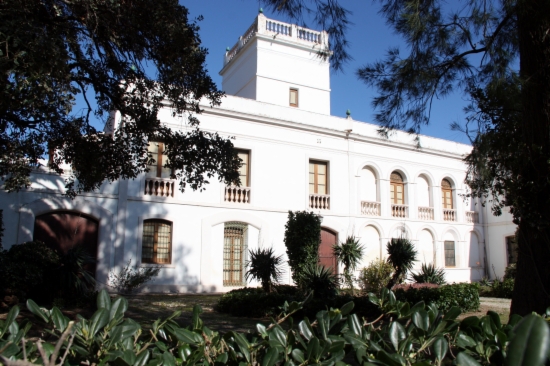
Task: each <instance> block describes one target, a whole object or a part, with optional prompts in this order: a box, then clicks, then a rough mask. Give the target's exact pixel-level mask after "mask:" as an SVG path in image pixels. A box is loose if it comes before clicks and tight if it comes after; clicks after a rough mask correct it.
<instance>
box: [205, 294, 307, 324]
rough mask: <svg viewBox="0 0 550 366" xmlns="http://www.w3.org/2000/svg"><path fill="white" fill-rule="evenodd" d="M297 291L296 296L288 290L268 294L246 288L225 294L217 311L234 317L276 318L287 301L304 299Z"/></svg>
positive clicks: (219, 301)
mask: <svg viewBox="0 0 550 366" xmlns="http://www.w3.org/2000/svg"><path fill="white" fill-rule="evenodd" d="M294 289H295V291H296V292H295V294H294V295H292V294H290V292H291V291H289V289H288V288H286V289H285V290H287V291H284V292H282V293H278V292H271V293H267V292H265V291H264V290H263V289H261V288H255V287H245V288H242V289H236V290H232V291H229V292H227V293H225V294H223V295H222V296H221V297H220V299H219V300H218V303H217V305H216V307H215V309H216V311H219V312H221V313H227V314H231V315H233V316H246V317H251V318H262V317H265V316H276V315H277V314H279V313H280V312H281V310H280V309H279V307H280V306H282V305H283V304H284V303H285V301H288V302H291V301H295V300H298V299H301V298H302V295H301V294H299V293H298V290H297V289H296V288H294Z"/></svg>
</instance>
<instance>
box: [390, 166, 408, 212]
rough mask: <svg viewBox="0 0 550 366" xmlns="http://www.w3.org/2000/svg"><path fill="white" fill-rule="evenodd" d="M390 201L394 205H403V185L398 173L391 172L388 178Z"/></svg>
mask: <svg viewBox="0 0 550 366" xmlns="http://www.w3.org/2000/svg"><path fill="white" fill-rule="evenodd" d="M390 199H391V203H393V204H394V205H404V204H405V184H404V183H403V177H402V176H401V174H399V173H398V172H393V173H391V176H390Z"/></svg>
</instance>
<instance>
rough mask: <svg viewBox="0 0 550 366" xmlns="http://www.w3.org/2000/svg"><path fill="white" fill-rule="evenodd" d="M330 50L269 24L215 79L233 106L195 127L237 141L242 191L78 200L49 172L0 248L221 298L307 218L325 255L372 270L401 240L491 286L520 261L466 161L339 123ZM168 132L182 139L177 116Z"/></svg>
mask: <svg viewBox="0 0 550 366" xmlns="http://www.w3.org/2000/svg"><path fill="white" fill-rule="evenodd" d="M324 37H327V34H326V33H324V32H316V31H312V30H309V29H303V28H300V27H297V26H295V25H290V24H285V23H282V22H278V21H273V20H270V19H267V18H266V17H265V16H263V15H262V14H260V15H258V17H257V19H256V20H255V21H254V23H253V24H252V26H251V27H250V28H249V29H248V30H247V31H246V32H245V33H244V35H243V36H242V37H240V39H239V42H238V43H237V44H236V45H235V46H234V47H233V48H232V49H231V50H230V51H228V52H226V54H225V60H224V61H225V62H224V67H223V69H222V70H221V71H220V74H221V75H222V76H223V90H224V91H225V92H226V93H227V94H228V96H227V97H226V98H224V99H223V102H222V105H221V106H220V107H215V108H210V107H209V106H206V105H205V106H204V112H203V114H202V115H201V116H200V121H201V125H200V127H201V129H203V130H205V131H215V132H218V133H219V134H220V135H222V136H234V137H235V140H234V141H233V142H234V145H235V146H236V148H238V149H239V151H240V156H241V157H242V158H243V160H244V161H245V163H246V165H245V166H244V167H243V169H242V170H241V180H242V182H243V184H245V186H244V187H241V188H237V187H226V186H224V185H223V184H221V183H218V182H217V181H216V180H215V179H214V180H212V181H211V184H210V185H209V186H208V187H207V189H206V191H203V192H202V193H199V192H192V191H186V192H185V193H181V192H180V191H178V190H177V182H175V181H173V180H170V179H169V178H166V176H167V174H166V172H165V171H164V170H163V169H162V167H161V166H159V167H158V169H157V167H153V169H152V170H151V172H150V173H148V176H146V175H145V174H143V176H142V177H140V178H139V179H136V180H129V181H128V180H121V181H118V182H115V183H113V184H104V185H103V187H101V189H100V190H99V191H98V192H94V193H88V194H82V195H80V196H79V197H77V198H76V199H75V200H70V199H68V198H65V197H64V196H63V195H62V192H63V189H64V188H63V186H64V184H63V177H60V176H57V175H55V174H54V173H51V172H49V171H48V170H47V169H46V168H43V169H41V170H39V171H36V172H35V173H34V174H33V175H32V182H33V183H32V186H31V187H30V188H29V189H27V190H24V191H20V192H18V193H9V194H8V193H5V192H1V193H0V195H1V203H0V208H2V209H4V224H5V227H6V232H5V236H4V240H3V242H4V243H5V245H6V244H7V246H9V245H11V244H15V243H22V242H25V241H29V240H32V239H33V238H38V239H42V240H45V241H48V240H50V241H54V242H55V241H56V242H57V243H58V245H61V246H66V247H69V246H71V245H73V244H71V243H74V242H75V241H78V240H80V241H84V242H85V245H89V246H90V248H93V250H97V258H98V264H97V271H96V278H97V279H98V281H99V282H100V283H105V282H106V281H107V274H108V272H109V270H111V269H117V268H120V267H121V266H123V265H124V264H125V263H126V262H127V261H129V260H132V263H137V264H139V265H141V266H149V265H155V263H156V264H160V265H161V266H162V267H163V269H162V270H161V272H160V275H159V276H158V278H156V279H155V280H154V281H153V282H152V283H151V284H150V285H148V286H147V287H146V288H145V289H144V291H175V292H223V291H228V290H231V289H232V288H234V287H235V286H242V285H244V284H245V280H244V277H243V265H244V261H245V260H246V258H245V257H246V255H247V250H246V249H251V248H255V247H258V246H273V247H274V248H275V251H276V253H277V254H284V253H285V246H284V242H283V238H284V226H285V223H286V221H287V215H288V211H289V210H292V211H296V210H312V211H314V212H315V213H318V214H320V215H321V216H322V217H323V219H322V226H323V233H322V239H323V243H322V248H323V247H326V246H327V245H329V244H330V243H331V242H335V241H339V240H345V238H346V237H347V236H349V235H355V236H357V237H358V238H360V240H361V242H362V243H363V244H364V245H365V246H366V249H367V250H366V254H365V257H364V259H363V263H364V264H365V265H367V264H368V263H369V262H370V261H371V260H374V259H375V258H380V257H384V256H385V246H386V243H387V242H388V240H390V239H391V238H392V237H400V236H403V235H404V236H406V237H408V238H410V239H411V240H412V241H413V242H414V243H415V245H416V247H417V250H418V252H419V257H420V258H421V262H433V263H435V264H436V266H438V267H444V268H445V270H446V278H447V280H448V282H469V281H475V280H479V279H480V278H481V277H482V276H484V275H485V274H489V275H491V276H494V274H493V271H492V270H491V269H490V268H491V267H492V266H494V268H495V271H496V274H497V275H499V276H501V275H502V274H503V271H504V268H505V266H506V265H507V263H508V261H509V260H513V258H508V253H507V248H506V243H507V239H506V238H507V237H510V236H512V235H513V234H514V231H515V225H513V224H512V223H511V218H510V216H509V215H508V214H504V215H503V216H502V217H499V218H495V217H493V216H492V215H491V213H490V210H489V209H488V208H483V207H481V206H480V205H475V204H474V203H472V202H468V201H464V200H463V198H462V197H461V195H462V194H464V193H465V192H466V190H467V187H466V186H465V184H464V177H465V174H466V166H465V164H464V162H463V160H462V159H463V157H464V155H465V154H467V153H468V152H469V151H470V149H471V147H470V146H468V145H463V144H459V143H455V142H452V141H446V140H441V139H437V138H432V137H427V136H421V137H420V143H421V145H422V148H421V149H417V148H416V147H415V142H414V141H413V138H412V137H411V136H410V135H408V134H406V133H403V132H396V133H395V134H393V135H392V136H390V138H389V139H384V138H381V137H379V135H378V134H377V126H376V125H373V124H369V123H364V122H358V121H354V120H353V119H352V118H351V117H348V118H339V117H334V116H331V115H330V80H329V63H328V61H326V60H323V59H322V58H319V57H318V52H319V51H320V50H321V48H322V45H323V44H325V43H324V42H323V40H324ZM116 119H118V120H120V116H116ZM160 119H161V120H162V121H163V122H164V123H166V124H167V125H168V126H170V127H172V128H174V129H186V128H187V127H186V126H185V125H184V124H183V122H182V119H178V118H177V117H176V118H174V117H172V116H171V113H170V111H169V110H168V109H167V110H165V111H162V112H161V115H160ZM115 128H116V125H115ZM151 146H152V149H162V143H153V144H152V145H151ZM161 162H162V160H161ZM56 225H57V226H56ZM64 230H65V231H67V236H66V237H62V234H63V232H64ZM69 232H70V233H71V234H70V235H69V234H68V233H69ZM75 232H78V234H77V235H76V236H77V238H75V237H74V233H75ZM95 248H97V249H95ZM321 250H322V251H323V250H324V249H321ZM323 260H325V261H330V260H331V259H330V258H323ZM421 262H419V263H418V267H419V266H420V263H421ZM487 267H489V268H487ZM286 274H287V278H288V282H290V273H289V271H288V270H287V272H286Z"/></svg>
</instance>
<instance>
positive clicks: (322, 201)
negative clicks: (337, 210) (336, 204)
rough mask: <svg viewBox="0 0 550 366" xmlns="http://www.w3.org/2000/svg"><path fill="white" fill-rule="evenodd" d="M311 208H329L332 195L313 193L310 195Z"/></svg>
mask: <svg viewBox="0 0 550 366" xmlns="http://www.w3.org/2000/svg"><path fill="white" fill-rule="evenodd" d="M309 208H313V209H316V210H328V209H329V208H330V195H328V194H314V193H311V194H310V195H309Z"/></svg>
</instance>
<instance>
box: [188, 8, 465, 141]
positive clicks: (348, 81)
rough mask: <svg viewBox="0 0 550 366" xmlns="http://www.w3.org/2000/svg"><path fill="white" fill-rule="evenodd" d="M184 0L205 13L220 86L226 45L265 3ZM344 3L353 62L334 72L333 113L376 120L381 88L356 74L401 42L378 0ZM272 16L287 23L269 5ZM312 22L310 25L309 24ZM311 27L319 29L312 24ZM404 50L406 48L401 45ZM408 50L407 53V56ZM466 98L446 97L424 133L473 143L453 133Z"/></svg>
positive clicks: (210, 65) (194, 12)
mask: <svg viewBox="0 0 550 366" xmlns="http://www.w3.org/2000/svg"><path fill="white" fill-rule="evenodd" d="M180 3H181V4H182V5H184V6H186V7H187V8H188V9H189V12H190V19H193V18H195V17H198V16H199V15H202V16H203V17H204V19H203V20H202V21H201V22H199V26H200V28H201V30H200V32H199V34H200V37H201V40H202V44H203V46H204V47H206V48H207V49H208V50H209V55H208V57H207V69H208V70H209V74H210V75H211V77H212V78H213V79H214V82H216V84H217V85H218V87H219V88H220V89H221V77H220V76H219V74H218V72H219V71H220V70H221V68H222V65H223V55H224V52H225V48H226V47H232V46H233V45H234V44H235V43H236V42H237V39H238V38H239V36H240V35H241V34H242V33H243V32H245V31H246V30H247V29H248V27H249V26H250V24H252V21H253V20H254V17H255V16H256V15H257V14H258V9H259V7H260V5H259V2H258V0H185V1H180ZM341 3H342V4H343V5H344V7H346V8H347V9H348V10H350V11H352V15H351V21H352V22H353V24H352V25H351V26H350V28H349V32H348V40H349V41H350V44H351V45H350V48H349V51H350V54H351V55H352V57H353V60H352V61H351V62H349V63H348V64H347V65H346V66H345V67H344V71H343V72H339V73H334V72H333V73H332V74H331V90H332V91H331V114H332V115H335V116H341V117H344V116H345V113H346V110H347V109H349V110H350V111H351V113H352V117H353V119H354V120H357V121H364V122H372V121H373V119H374V113H375V112H374V109H373V108H372V106H371V101H372V98H373V97H374V96H375V95H376V90H374V89H372V88H369V87H367V86H366V85H365V84H363V83H362V82H361V81H359V80H358V79H357V77H356V76H355V71H356V70H357V69H358V68H359V67H361V66H363V65H365V64H366V63H371V62H374V61H376V60H379V59H382V58H383V57H384V55H385V53H386V51H387V50H388V48H389V47H393V46H397V45H402V42H401V40H400V38H399V37H397V36H396V35H395V34H394V33H393V32H392V30H391V29H389V28H388V26H387V25H386V24H385V22H384V19H383V18H382V17H381V16H380V15H379V14H378V9H379V6H380V5H379V3H378V2H374V1H369V0H366V1H358V0H343V1H341ZM264 15H266V16H267V17H268V18H273V19H278V20H281V21H288V19H284V18H281V17H280V16H277V15H275V14H273V13H271V12H270V11H268V10H267V9H264ZM308 25H310V24H308ZM310 27H311V28H315V27H314V26H312V25H310ZM401 48H402V50H403V51H404V52H406V50H405V49H404V48H403V47H401ZM404 52H403V54H405V53H404ZM465 105H466V101H465V100H464V98H463V96H462V95H461V94H460V93H457V94H455V95H451V96H450V97H447V98H445V99H443V100H436V101H435V102H434V105H433V107H432V114H431V123H430V126H428V127H424V128H423V130H422V134H425V135H429V136H435V137H439V138H443V139H448V140H453V141H458V142H463V143H469V141H468V139H467V138H466V136H465V135H464V134H463V133H461V132H456V131H451V129H450V128H449V125H450V123H451V122H453V121H458V122H461V121H463V120H464V113H463V107H464V106H465Z"/></svg>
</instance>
